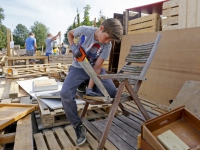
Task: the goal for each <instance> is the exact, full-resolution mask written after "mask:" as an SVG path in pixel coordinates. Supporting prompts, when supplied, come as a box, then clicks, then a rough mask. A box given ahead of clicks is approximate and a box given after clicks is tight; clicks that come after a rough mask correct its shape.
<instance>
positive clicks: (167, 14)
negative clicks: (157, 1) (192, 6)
mask: <svg viewBox="0 0 200 150" xmlns="http://www.w3.org/2000/svg"><path fill="white" fill-rule="evenodd" d="M162 15H163V17H164V19H162V30H172V29H178V21H179V1H178V0H173V1H168V2H165V3H163V12H162Z"/></svg>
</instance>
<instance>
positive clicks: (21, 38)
mask: <svg viewBox="0 0 200 150" xmlns="http://www.w3.org/2000/svg"><path fill="white" fill-rule="evenodd" d="M28 36H29V30H28V29H27V27H26V26H25V25H22V24H18V25H17V26H16V28H15V29H14V32H13V40H14V41H15V45H20V46H24V43H25V40H26V38H27V37H28Z"/></svg>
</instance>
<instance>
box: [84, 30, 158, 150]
mask: <svg viewBox="0 0 200 150" xmlns="http://www.w3.org/2000/svg"><path fill="white" fill-rule="evenodd" d="M160 38H161V34H160V33H159V34H158V35H157V38H156V41H155V42H154V43H148V44H142V45H132V46H131V48H130V52H129V54H128V56H127V57H126V59H125V61H126V62H127V63H126V64H125V65H124V66H123V68H122V69H121V70H120V71H119V72H118V73H117V74H106V75H99V76H98V77H99V78H100V79H117V80H118V81H119V82H120V84H119V87H118V90H117V93H116V95H115V98H114V100H113V101H112V102H109V101H105V100H104V101H101V99H100V98H99V97H97V98H95V97H90V96H83V98H84V100H85V101H86V104H85V107H84V109H83V111H82V115H81V118H82V121H83V124H84V125H85V126H86V128H88V129H89V128H90V127H88V126H90V123H89V122H88V121H87V120H86V119H85V118H84V116H85V114H86V111H87V108H88V105H89V104H91V105H98V104H108V103H110V104H112V108H111V111H110V113H109V116H108V122H107V124H106V127H105V129H104V131H103V133H102V134H101V135H98V136H96V137H100V139H98V140H99V145H98V150H102V149H103V148H104V145H105V142H106V139H107V136H108V132H109V130H110V127H111V124H112V121H113V119H114V116H115V112H116V111H117V109H118V106H119V107H120V108H121V110H122V111H123V112H124V114H125V115H128V114H129V113H131V111H129V110H128V109H126V108H125V107H123V104H122V103H123V102H125V101H128V100H134V101H135V103H136V105H137V106H138V108H139V110H140V111H141V113H142V114H143V116H144V118H145V119H146V120H148V119H150V117H149V115H148V114H147V112H146V110H145V109H144V107H143V105H142V104H141V102H140V100H139V98H138V95H137V92H138V90H139V88H140V85H141V83H142V81H144V80H146V78H145V74H146V72H147V70H148V68H149V66H150V64H151V62H152V59H153V57H154V55H155V53H156V50H157V47H158V44H159V41H160ZM132 85H134V87H132ZM124 87H126V89H127V91H128V92H129V94H130V96H128V97H127V96H126V97H124V96H123V95H122V93H123V90H124ZM95 99H96V100H95Z"/></svg>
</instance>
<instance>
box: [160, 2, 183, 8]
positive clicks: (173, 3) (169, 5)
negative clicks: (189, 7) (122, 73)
mask: <svg viewBox="0 0 200 150" xmlns="http://www.w3.org/2000/svg"><path fill="white" fill-rule="evenodd" d="M178 6H179V0H171V1H168V2H164V3H163V9H168V8H172V7H178Z"/></svg>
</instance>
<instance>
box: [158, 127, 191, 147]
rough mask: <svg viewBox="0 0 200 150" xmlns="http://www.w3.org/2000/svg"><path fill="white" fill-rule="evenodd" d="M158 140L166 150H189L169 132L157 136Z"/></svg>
mask: <svg viewBox="0 0 200 150" xmlns="http://www.w3.org/2000/svg"><path fill="white" fill-rule="evenodd" d="M158 140H159V141H160V142H161V144H162V145H163V146H164V147H165V148H166V149H168V150H174V149H177V150H181V149H184V150H189V149H190V148H189V147H188V146H187V145H186V144H185V143H184V142H183V141H182V140H181V139H180V138H178V137H177V136H176V135H175V134H174V133H173V132H172V131H171V130H168V131H166V132H164V133H162V134H160V135H158Z"/></svg>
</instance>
